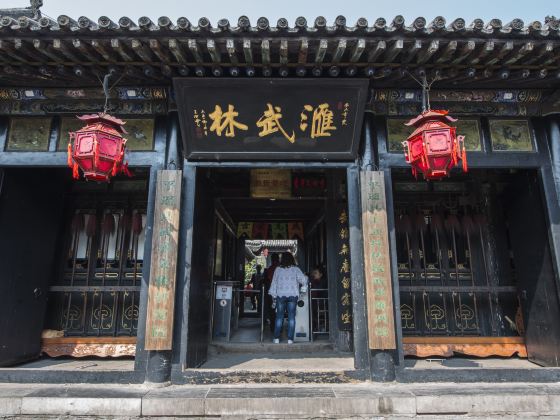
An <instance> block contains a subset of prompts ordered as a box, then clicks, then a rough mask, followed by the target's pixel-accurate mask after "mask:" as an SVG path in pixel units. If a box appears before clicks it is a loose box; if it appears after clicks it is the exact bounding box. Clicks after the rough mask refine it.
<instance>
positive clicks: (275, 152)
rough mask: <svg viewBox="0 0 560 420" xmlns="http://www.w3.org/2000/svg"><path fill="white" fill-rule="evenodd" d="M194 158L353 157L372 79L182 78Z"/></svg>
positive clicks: (181, 101) (188, 146)
mask: <svg viewBox="0 0 560 420" xmlns="http://www.w3.org/2000/svg"><path fill="white" fill-rule="evenodd" d="M174 83H175V92H176V96H177V105H178V109H179V113H180V115H181V124H182V129H183V132H184V133H186V134H185V135H184V136H183V138H184V141H185V151H186V154H187V157H189V158H217V159H224V158H238V159H239V158H241V159H243V160H246V159H262V158H272V159H284V160H286V159H289V160H300V159H302V158H303V157H308V158H309V157H313V158H316V159H325V158H338V159H349V158H352V157H354V156H355V155H356V152H357V146H358V143H359V134H360V127H361V122H362V117H363V108H364V103H365V99H366V93H367V83H364V81H359V80H345V81H329V82H326V81H320V80H311V81H310V80H305V81H303V80H282V79H269V80H254V79H252V80H249V79H247V80H235V81H233V80H216V79H214V80H203V79H201V80H193V79H176V80H175V82H174Z"/></svg>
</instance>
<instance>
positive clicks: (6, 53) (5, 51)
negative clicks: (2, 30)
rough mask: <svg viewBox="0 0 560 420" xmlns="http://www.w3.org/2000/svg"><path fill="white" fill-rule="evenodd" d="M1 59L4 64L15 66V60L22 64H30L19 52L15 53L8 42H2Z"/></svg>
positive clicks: (0, 45)
mask: <svg viewBox="0 0 560 420" xmlns="http://www.w3.org/2000/svg"><path fill="white" fill-rule="evenodd" d="M0 57H1V58H2V61H3V62H6V63H11V64H14V63H12V61H13V60H15V61H20V62H22V63H27V62H29V60H28V59H27V58H26V57H24V56H22V55H21V54H19V53H18V52H15V51H14V49H13V47H12V46H11V45H10V42H9V41H7V40H0ZM7 57H9V58H10V59H6V58H7ZM40 61H42V60H40Z"/></svg>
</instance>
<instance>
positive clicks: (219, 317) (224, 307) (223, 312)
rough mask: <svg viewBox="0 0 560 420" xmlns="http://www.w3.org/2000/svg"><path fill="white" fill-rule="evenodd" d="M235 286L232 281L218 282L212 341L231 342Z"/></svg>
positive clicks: (215, 293) (215, 292)
mask: <svg viewBox="0 0 560 420" xmlns="http://www.w3.org/2000/svg"><path fill="white" fill-rule="evenodd" d="M233 285H234V283H233V282H231V281H218V282H216V283H215V289H214V311H213V312H214V313H213V314H212V315H213V323H212V340H213V341H229V339H230V335H231V313H232V308H233Z"/></svg>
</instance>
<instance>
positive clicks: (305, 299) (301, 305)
mask: <svg viewBox="0 0 560 420" xmlns="http://www.w3.org/2000/svg"><path fill="white" fill-rule="evenodd" d="M303 290H305V292H302V291H300V293H299V299H298V304H297V307H296V333H295V335H294V341H295V342H302V341H310V336H311V335H310V332H309V327H310V325H309V305H310V304H311V302H310V299H309V287H306V288H303Z"/></svg>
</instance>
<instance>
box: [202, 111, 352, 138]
mask: <svg viewBox="0 0 560 420" xmlns="http://www.w3.org/2000/svg"><path fill="white" fill-rule="evenodd" d="M349 110H350V104H349V103H348V102H347V101H341V102H339V103H338V109H335V110H334V111H333V109H331V106H330V104H329V103H327V102H324V103H320V104H313V105H312V104H305V105H303V107H302V108H301V111H300V114H299V126H298V127H297V128H298V129H299V131H298V133H299V134H301V135H303V136H304V137H310V138H312V139H318V138H321V137H331V136H332V133H334V132H336V130H337V129H338V128H339V127H345V126H347V125H348V114H349ZM335 112H336V113H335ZM282 119H283V114H282V108H281V107H280V106H278V105H276V104H274V103H272V102H267V103H266V106H265V108H264V111H263V113H262V115H260V117H259V118H258V119H257V120H256V121H255V122H254V126H255V127H256V128H257V129H258V130H259V131H258V136H259V137H261V138H264V137H267V136H270V135H273V134H275V133H279V134H281V135H282V136H283V137H284V138H285V139H286V140H288V141H289V142H290V143H295V142H296V130H293V129H292V128H293V127H290V126H289V123H288V128H286V126H285V125H284V121H282ZM335 120H336V121H335ZM192 121H193V122H194V127H195V131H196V135H197V136H198V137H203V136H204V137H207V136H208V135H210V134H214V135H216V136H218V137H227V138H235V137H236V136H237V135H238V134H239V132H240V131H241V132H243V131H248V130H249V127H250V125H251V124H249V123H248V121H247V116H246V115H245V116H241V115H240V113H239V112H238V111H237V110H236V109H235V105H233V104H227V105H226V106H224V107H222V105H221V104H215V105H214V109H213V110H212V111H211V112H210V111H208V112H207V111H206V110H205V109H202V108H195V109H193V114H192ZM294 122H295V121H292V123H294Z"/></svg>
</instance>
